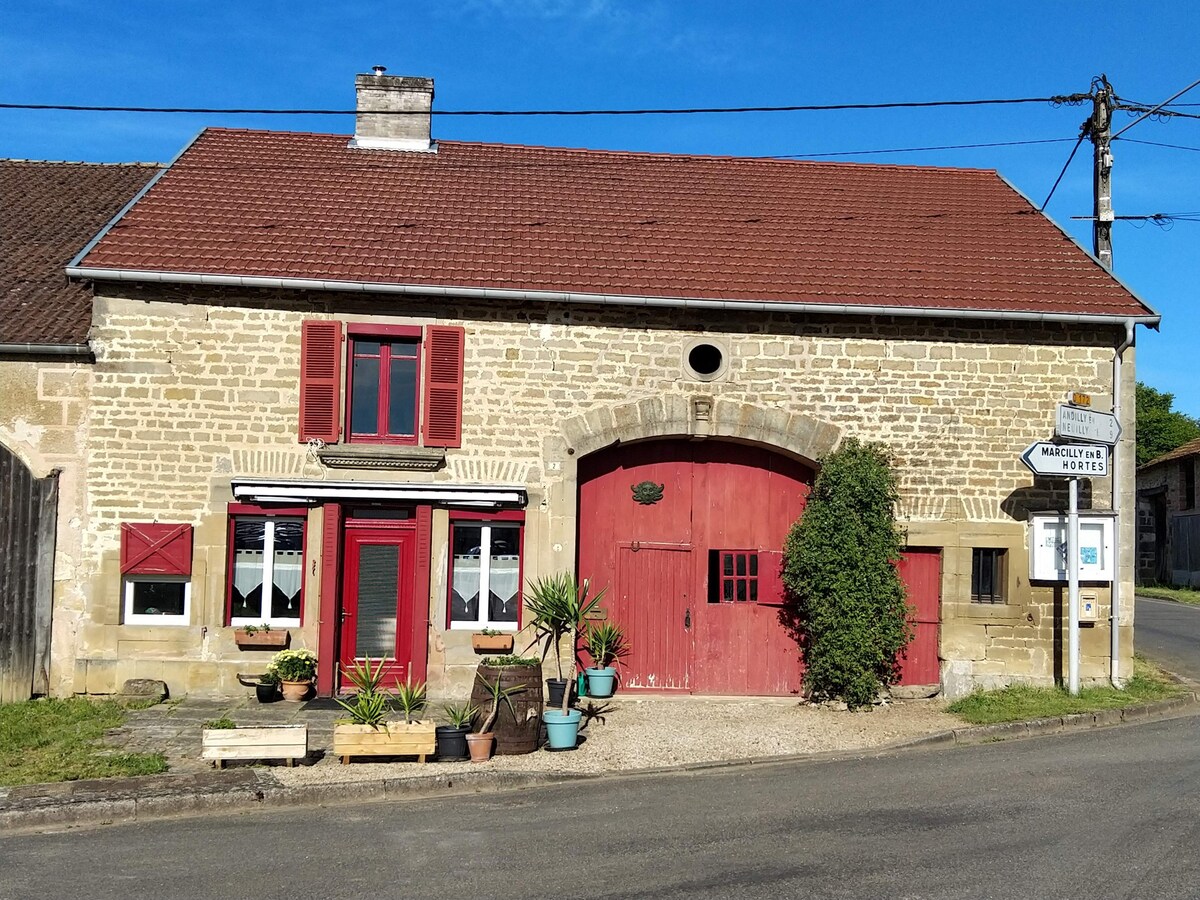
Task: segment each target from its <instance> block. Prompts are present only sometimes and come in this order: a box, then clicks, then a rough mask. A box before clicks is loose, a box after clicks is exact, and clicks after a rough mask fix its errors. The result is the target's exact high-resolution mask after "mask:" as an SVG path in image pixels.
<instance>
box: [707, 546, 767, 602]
mask: <svg viewBox="0 0 1200 900" xmlns="http://www.w3.org/2000/svg"><path fill="white" fill-rule="evenodd" d="M708 602H709V603H757V604H759V605H760V606H781V605H783V604H784V602H785V593H784V590H783V554H782V553H781V552H780V551H778V550H710V551H709V552H708Z"/></svg>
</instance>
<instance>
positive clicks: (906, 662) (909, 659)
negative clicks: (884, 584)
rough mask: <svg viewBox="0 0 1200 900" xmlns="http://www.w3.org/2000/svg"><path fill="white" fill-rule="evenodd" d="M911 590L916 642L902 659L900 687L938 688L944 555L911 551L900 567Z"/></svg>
mask: <svg viewBox="0 0 1200 900" xmlns="http://www.w3.org/2000/svg"><path fill="white" fill-rule="evenodd" d="M897 571H899V573H900V578H901V579H902V580H903V581H904V585H905V587H906V588H908V603H909V605H910V606H914V607H916V615H915V616H914V617H913V620H912V623H913V631H914V635H913V639H912V641H911V643H909V645H908V646H907V647H905V648H904V650H902V651H901V659H900V684H937V683H938V682H940V681H941V678H942V673H941V667H940V665H939V663H938V622H939V617H940V614H941V597H942V553H941V551H940V550H935V549H915V548H910V549H907V550H905V551H904V553H903V554H902V555H901V557H900V564H899V566H897Z"/></svg>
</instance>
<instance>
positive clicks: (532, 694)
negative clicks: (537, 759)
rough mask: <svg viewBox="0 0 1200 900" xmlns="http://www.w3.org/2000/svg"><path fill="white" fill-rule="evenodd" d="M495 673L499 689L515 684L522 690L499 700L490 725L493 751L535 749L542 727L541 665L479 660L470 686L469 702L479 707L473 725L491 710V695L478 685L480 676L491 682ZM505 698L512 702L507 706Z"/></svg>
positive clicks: (494, 680)
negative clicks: (504, 663) (480, 661)
mask: <svg viewBox="0 0 1200 900" xmlns="http://www.w3.org/2000/svg"><path fill="white" fill-rule="evenodd" d="M497 675H499V676H500V687H501V689H504V688H510V687H515V686H517V685H521V686H523V687H524V688H525V689H524V690H523V691H517V692H516V693H514V694H512V695H510V696H509V698H508V700H503V699H502V700H501V701H500V713H499V715H497V716H496V724H495V725H493V726H492V731H493V732H495V735H496V753H497V754H509V755H512V754H517V753H532V752H533V751H534V750H536V749H537V748H538V738H539V737H540V735H541V730H542V667H541V666H485V665H483V664H482V663H480V665H479V669H478V677H476V679H475V686H474V687H473V688H472V689H471V702H472V703H473V704H475V705H476V706H478V707H479V719H478V720H477V724H476V727H477V728H478V727H479V726H480V725H482V724H483V721H484V719H486V718H487V716H488V714H489V713H490V712H491V711H492V698H491V696H490V695H489V694H488V692H487V691H486V690H485V689H484V687H483V685H482V684H480V679H485V680H486V681H487V683H488V684H495V683H496V676H497ZM509 700H511V701H512V706H511V707H510V706H509Z"/></svg>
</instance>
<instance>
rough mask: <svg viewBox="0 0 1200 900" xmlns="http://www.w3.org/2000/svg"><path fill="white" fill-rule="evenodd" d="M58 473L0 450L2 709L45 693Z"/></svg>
mask: <svg viewBox="0 0 1200 900" xmlns="http://www.w3.org/2000/svg"><path fill="white" fill-rule="evenodd" d="M57 508H58V473H57V472H52V473H51V474H50V475H48V476H47V477H46V478H35V477H34V475H33V473H32V472H31V471H30V470H29V469H28V467H26V465H25V464H24V463H23V462H22V461H21V460H20V459H18V458H17V456H16V455H15V454H13V453H12V452H11V451H9V450H8V449H7V448H6V447H4V446H2V445H0V703H10V702H16V701H21V700H28V699H29V698H30V697H32V696H36V695H41V694H46V693H48V692H49V684H50V616H51V612H52V608H53V594H54V537H55V524H56V519H57Z"/></svg>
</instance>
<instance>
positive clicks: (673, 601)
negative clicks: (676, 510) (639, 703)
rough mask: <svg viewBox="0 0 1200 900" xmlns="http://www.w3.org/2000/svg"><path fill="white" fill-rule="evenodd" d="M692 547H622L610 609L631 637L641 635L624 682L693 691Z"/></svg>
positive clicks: (628, 545) (624, 544) (678, 545)
mask: <svg viewBox="0 0 1200 900" xmlns="http://www.w3.org/2000/svg"><path fill="white" fill-rule="evenodd" d="M691 551H692V548H691V547H690V546H689V545H687V544H660V543H632V542H623V543H621V544H620V546H619V548H618V551H617V585H616V591H615V593H614V594H613V596H612V597H611V598H610V599H609V600H608V603H607V608H608V610H609V613H610V615H611V616H612V618H613V620H614V621H617V622H619V623H621V626H622V627H623V628H625V629H626V633H627V634H629V635H634V634H636V635H638V639H637V643H636V644H635V645H634V650H635V652H634V653H632V654H631V655H630V657H629V659H628V660H627V661H626V665H625V666H623V667H622V671H621V673H620V675H621V683H622V685H623V686H625V687H630V688H646V689H649V690H656V691H686V690H690V689H691V686H692V685H691V667H692V654H693V645H692V635H693V633H694V632H693V621H692V611H691V604H692V600H691V581H692V571H693V570H692V552H691Z"/></svg>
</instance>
